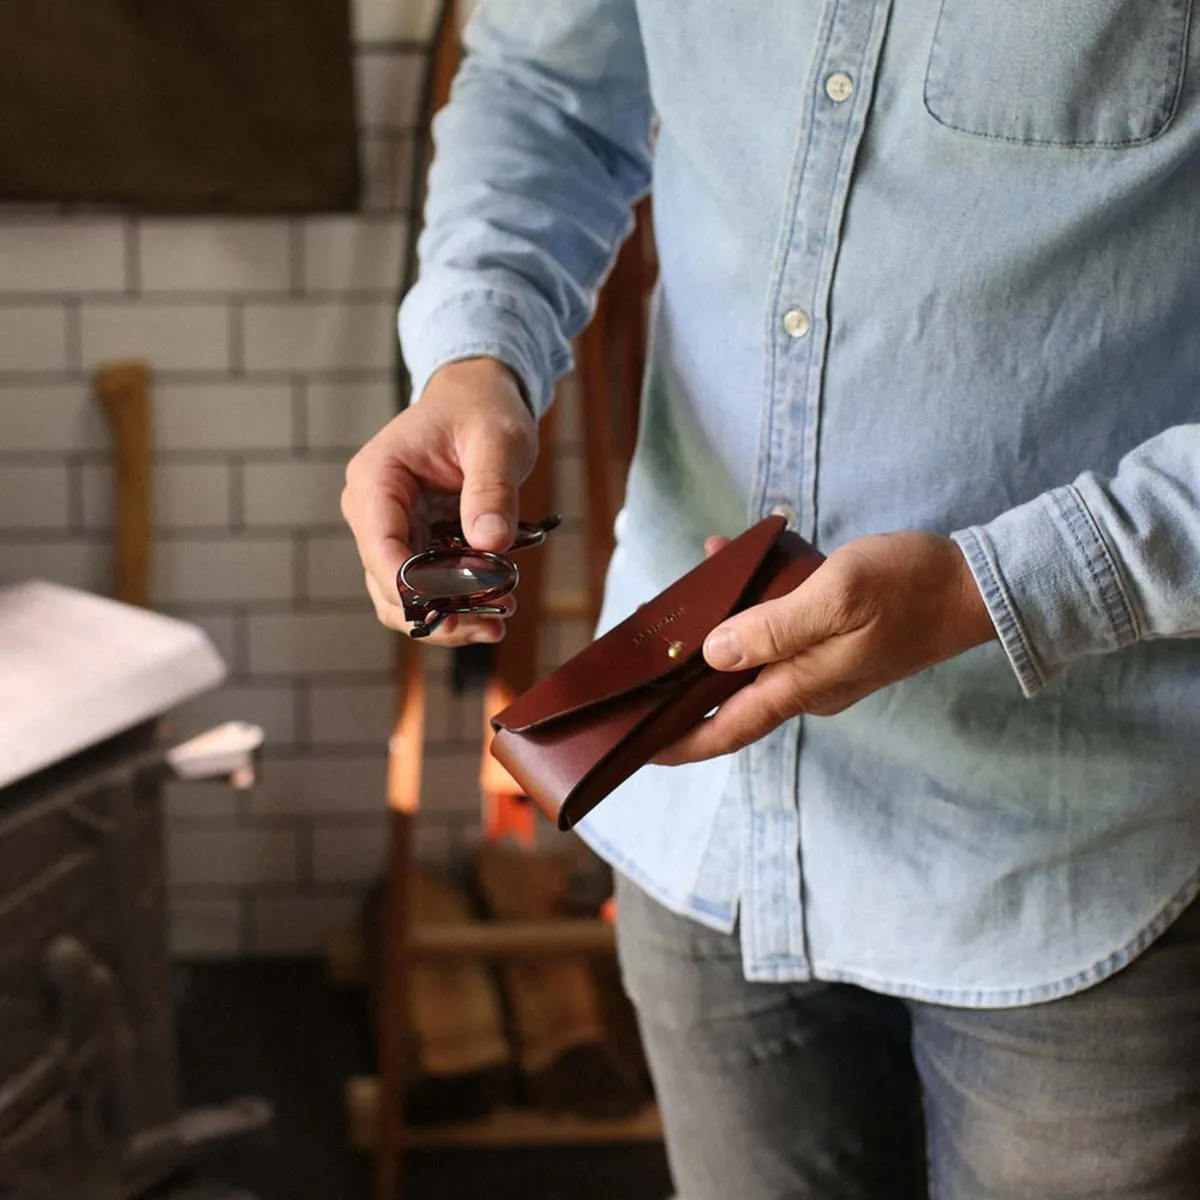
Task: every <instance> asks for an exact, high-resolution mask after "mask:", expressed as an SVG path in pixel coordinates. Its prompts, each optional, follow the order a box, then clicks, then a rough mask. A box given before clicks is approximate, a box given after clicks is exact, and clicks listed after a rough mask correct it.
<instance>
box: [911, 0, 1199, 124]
mask: <svg viewBox="0 0 1200 1200" xmlns="http://www.w3.org/2000/svg"><path fill="white" fill-rule="evenodd" d="M1191 7H1192V0H943V2H942V8H941V12H940V13H939V15H938V21H937V27H936V29H935V31H934V36H933V48H932V50H931V52H930V56H929V67H928V70H927V72H926V75H925V107H926V108H927V109H928V111H929V113H930V115H931V116H933V117H934V118H935V119H936V120H937V121H939V122H941V124H943V125H946V126H948V127H950V128H951V129H956V130H958V131H959V132H961V133H968V134H972V135H973V136H975V137H985V138H997V139H1000V140H1003V141H1010V142H1022V143H1025V144H1028V145H1050V146H1075V147H1087V146H1093V147H1102V146H1110V147H1116V146H1132V145H1136V144H1137V143H1139V142H1147V141H1149V140H1150V139H1152V138H1154V137H1157V136H1158V135H1159V134H1160V133H1162V132H1163V130H1165V129H1166V127H1167V126H1168V125H1169V124H1170V122H1171V118H1172V117H1173V116H1174V115H1175V109H1176V106H1177V105H1178V103H1179V94H1180V90H1181V88H1182V85H1183V75H1184V63H1185V59H1186V57H1187V41H1188V21H1189V16H1190V12H1191Z"/></svg>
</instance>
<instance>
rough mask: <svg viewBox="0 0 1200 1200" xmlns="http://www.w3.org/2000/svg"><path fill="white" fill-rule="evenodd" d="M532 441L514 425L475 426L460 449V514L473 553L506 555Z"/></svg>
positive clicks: (534, 449)
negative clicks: (461, 474)
mask: <svg viewBox="0 0 1200 1200" xmlns="http://www.w3.org/2000/svg"><path fill="white" fill-rule="evenodd" d="M536 454H537V441H536V438H535V437H534V435H533V433H532V430H524V429H521V428H520V427H519V426H518V425H515V424H513V425H507V424H506V425H495V424H492V423H488V424H481V425H479V426H476V428H475V429H473V430H472V431H471V432H470V433H468V434H467V435H466V437H465V439H464V441H463V442H462V444H461V446H460V449H459V465H460V466H461V467H462V473H463V482H462V498H461V500H460V509H459V514H460V516H461V519H462V527H463V532H464V533H465V534H466V535H467V541H469V542H470V543H471V545H472V546H474V547H475V548H476V549H477V550H496V551H499V550H506V549H508V547H509V546H511V545H512V542H513V538H514V536H515V535H516V529H517V510H518V497H517V489H518V487H519V486H520V485H521V482H522V481H523V480H524V478H525V476H526V475H527V474H528V473H529V470H530V468H531V467H532V466H533V460H534V457H535V456H536Z"/></svg>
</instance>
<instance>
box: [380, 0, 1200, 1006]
mask: <svg viewBox="0 0 1200 1200" xmlns="http://www.w3.org/2000/svg"><path fill="white" fill-rule="evenodd" d="M1192 7H1193V5H1192V2H1191V0H1004V3H997V2H996V0H891V2H889V0H788V2H787V3H784V2H783V0H762V2H759V3H741V4H739V3H729V2H728V0H693V2H691V3H687V4H682V3H678V2H669V0H637V2H636V3H635V2H634V0H553V2H548V0H484V3H483V4H482V5H481V7H480V9H479V15H478V16H477V17H476V18H475V20H474V21H473V23H472V24H471V26H470V29H469V33H468V39H467V40H468V47H469V51H470V54H469V57H468V59H467V62H466V64H465V66H464V68H463V70H462V73H461V74H460V76H459V78H458V81H457V83H456V85H455V89H454V97H453V100H452V102H451V104H450V105H449V107H448V108H447V109H446V110H445V111H444V112H443V114H442V115H441V117H440V118H439V120H438V123H437V128H436V135H437V158H436V163H435V166H434V169H433V172H432V176H431V192H430V196H429V202H428V224H427V228H426V231H425V233H424V236H423V240H422V243H421V257H422V275H421V280H420V282H419V283H418V285H417V287H416V288H415V289H414V290H413V292H411V293H410V294H409V296H408V297H407V298H406V300H405V303H404V305H403V308H402V312H401V334H402V340H403V346H404V351H405V355H406V358H407V362H408V365H409V367H410V369H411V372H412V374H413V377H414V385H415V389H416V392H417V393H418V394H419V392H420V390H421V389H422V388H423V386H424V385H425V383H426V381H427V380H428V378H429V375H430V374H431V372H432V371H434V370H435V369H436V368H437V367H438V366H440V365H441V364H443V363H445V362H447V361H450V360H452V359H456V358H461V357H464V356H468V355H475V354H488V355H494V356H496V357H498V358H499V359H501V360H503V361H504V362H506V363H508V364H509V365H511V366H512V367H513V368H514V369H515V370H516V371H517V372H518V374H519V375H520V376H521V378H522V379H523V380H524V382H525V385H526V388H527V390H528V394H529V398H530V401H531V403H532V404H533V405H534V407H535V408H536V409H537V410H539V411H541V410H544V409H545V407H546V406H547V405H548V404H549V403H550V398H551V393H552V388H553V384H554V382H555V380H556V378H557V377H558V376H559V375H560V374H561V373H562V372H563V371H564V370H565V369H566V368H567V367H568V364H569V345H568V340H569V339H570V338H571V337H572V336H573V335H574V334H575V333H577V332H578V330H579V329H580V327H581V326H582V325H583V324H584V322H585V320H586V319H587V316H588V313H589V310H590V306H591V304H592V302H593V297H594V294H595V290H596V288H597V286H598V285H599V283H600V282H601V280H602V278H603V276H604V273H605V271H606V269H607V268H608V265H609V263H610V261H611V259H612V257H613V252H614V247H615V246H616V244H617V243H618V241H619V240H620V239H621V238H622V237H623V236H624V235H625V234H626V233H627V231H628V230H629V228H630V215H629V209H630V204H631V201H633V200H634V198H635V197H637V196H638V195H639V194H641V193H643V192H645V191H646V190H647V188H649V187H650V184H651V180H652V179H653V202H654V211H655V220H656V233H657V240H658V253H659V259H660V284H659V288H658V291H657V294H656V298H655V304H654V330H653V344H652V354H651V361H650V365H649V369H648V373H647V379H646V385H645V394H644V404H643V413H642V420H641V429H640V440H639V445H638V449H637V455H636V459H635V462H634V465H633V468H632V472H631V476H630V481H629V486H628V492H627V495H626V500H625V505H624V509H623V511H622V513H621V516H620V518H619V520H618V527H617V532H618V545H617V550H616V553H615V555H614V558H613V560H612V565H611V569H610V574H609V581H608V591H607V597H606V602H605V608H604V615H603V625H604V626H605V627H607V626H610V625H612V624H614V623H616V621H618V620H619V619H620V618H621V617H623V616H625V615H626V614H628V613H629V612H630V611H631V610H632V608H633V607H634V606H635V605H636V604H638V603H639V602H641V601H642V600H644V599H646V598H648V597H650V596H651V595H653V594H654V593H655V592H657V591H659V590H660V589H661V588H663V587H665V586H666V585H667V584H668V583H670V582H671V581H672V580H673V579H675V578H676V577H677V576H679V575H680V574H682V573H683V572H684V571H685V570H687V569H688V568H690V567H692V566H693V565H695V563H697V562H698V561H699V560H700V558H701V557H702V550H701V543H702V540H703V539H704V537H705V536H706V535H708V534H712V533H724V534H730V535H732V534H735V533H738V532H740V531H741V530H743V529H744V528H746V526H747V524H748V523H750V522H752V521H754V520H756V519H758V518H760V517H761V516H763V515H765V514H767V513H769V512H772V511H776V510H778V511H782V512H786V513H788V514H789V515H790V516H791V518H792V520H793V523H794V527H795V528H796V529H797V530H798V531H799V532H800V533H801V534H803V535H804V536H805V537H807V538H809V539H810V540H812V541H814V542H815V543H816V544H817V545H818V546H820V547H821V548H823V549H825V550H826V551H828V550H831V549H832V548H834V547H835V546H838V545H839V544H841V543H843V542H846V541H848V540H849V539H851V538H854V537H857V536H859V535H861V534H866V533H874V532H883V531H887V530H899V529H922V530H931V531H938V532H942V533H952V534H953V536H954V537H955V538H956V539H957V540H958V543H959V545H960V546H961V547H962V549H963V551H964V552H965V554H966V555H967V558H968V560H969V562H970V564H971V568H972V570H973V571H974V573H975V577H976V579H977V581H978V583H979V586H980V588H981V590H982V593H983V595H984V596H985V597H986V600H987V604H988V606H989V609H990V611H991V615H992V618H993V621H994V622H995V625H996V628H997V630H998V633H999V639H998V640H997V641H996V642H994V643H992V644H990V645H988V646H984V647H981V648H979V649H977V650H974V651H972V652H970V653H968V654H966V655H963V656H961V657H960V658H958V659H955V660H953V661H950V662H947V663H944V664H942V665H939V666H937V667H934V668H932V669H930V670H927V671H925V672H923V673H921V674H920V675H918V676H916V677H914V678H912V679H909V680H907V681H905V682H903V683H899V684H895V685H893V686H891V687H889V688H886V689H884V690H883V691H881V692H878V693H876V694H875V695H873V696H871V697H870V698H869V699H867V700H865V701H863V702H861V703H859V704H857V705H855V706H854V707H853V708H851V709H849V710H848V711H846V712H845V713H843V714H841V715H839V716H836V717H831V718H819V719H818V718H805V719H799V720H793V721H790V722H788V723H787V724H786V725H784V726H783V727H782V728H781V729H779V730H778V731H777V732H776V733H774V734H772V735H771V736H769V737H767V738H765V739H764V740H762V741H761V742H759V743H757V744H755V745H753V746H752V747H750V748H749V749H747V750H745V751H743V752H742V753H740V754H738V755H737V756H736V757H734V758H727V759H722V760H718V761H715V762H709V763H704V764H698V765H692V766H686V767H678V768H661V767H648V768H646V769H644V770H642V771H641V772H639V773H638V774H637V775H636V776H635V777H634V778H633V779H632V780H631V781H630V782H629V783H628V784H627V785H626V786H624V787H623V788H622V789H621V790H620V791H619V792H618V793H617V794H615V795H614V796H612V797H611V798H610V799H608V800H606V801H605V802H604V803H603V804H602V805H601V806H600V807H599V808H598V809H597V810H596V812H595V813H594V814H593V815H592V816H591V817H590V818H589V819H588V820H587V821H585V822H584V825H583V829H582V833H583V834H584V836H585V837H586V838H587V839H588V840H589V841H590V842H591V843H592V844H593V845H594V846H595V847H596V848H597V849H598V850H599V851H600V852H601V853H602V854H603V855H605V856H606V857H607V858H609V859H610V860H611V861H612V862H613V863H614V864H616V865H617V866H618V867H619V868H620V869H621V870H623V871H625V872H627V873H628V874H629V875H630V876H631V877H632V878H633V879H634V880H635V881H637V882H638V883H639V884H640V885H642V886H643V887H644V888H645V889H647V890H648V891H649V892H650V893H652V894H653V895H654V896H656V897H657V898H658V899H659V900H661V901H662V902H663V903H665V904H666V905H668V906H669V907H670V908H672V909H674V910H676V911H678V912H681V913H687V914H690V915H691V916H693V917H695V918H696V919H697V920H699V921H702V922H704V923H705V924H707V925H710V926H712V927H714V928H717V929H723V930H729V929H732V928H733V927H734V926H735V923H736V924H737V926H738V928H739V930H740V936H741V945H742V952H743V956H744V963H745V970H746V974H747V976H748V977H749V978H752V979H758V980H803V979H809V978H819V979H826V980H848V981H852V982H854V983H859V984H863V985H865V986H867V987H871V988H874V989H877V990H879V991H883V992H890V993H894V994H898V995H907V996H915V997H920V998H924V999H929V1000H935V1001H943V1002H948V1003H953V1004H960V1005H972V1006H1002V1005H1016V1004H1025V1003H1030V1002H1033V1001H1037V1000H1042V999H1048V998H1051V997H1054V996H1059V995H1063V994H1066V993H1069V992H1072V991H1075V990H1078V989H1080V988H1083V987H1086V986H1087V985H1089V984H1091V983H1094V982H1096V981H1097V980H1100V979H1102V978H1104V977H1105V976H1106V975H1108V974H1110V973H1111V972H1113V971H1114V970H1116V969H1118V968H1119V967H1121V966H1122V965H1123V964H1124V963H1126V962H1128V961H1129V960H1130V959H1131V958H1132V957H1133V956H1134V955H1135V954H1137V953H1138V952H1139V951H1140V950H1142V949H1143V948H1144V947H1145V946H1146V945H1147V944H1148V943H1149V942H1150V941H1151V940H1152V939H1153V937H1154V936H1156V934H1158V933H1159V932H1161V931H1162V930H1163V929H1164V928H1165V927H1166V925H1167V924H1168V923H1169V922H1170V921H1171V920H1172V919H1173V917H1175V916H1176V915H1177V914H1178V913H1179V912H1180V911H1181V909H1182V908H1183V906H1184V905H1186V904H1187V903H1188V901H1189V900H1190V899H1191V898H1192V897H1193V896H1194V895H1195V894H1196V892H1197V889H1198V886H1200V873H1198V869H1200V640H1198V638H1200V423H1197V422H1200V70H1196V69H1195V68H1196V67H1198V66H1200V21H1198V22H1194V23H1192V24H1189V18H1190V16H1191V15H1192V14H1191V10H1192ZM1189 43H1190V51H1191V57H1192V60H1193V61H1192V63H1191V69H1188V64H1187V59H1188V51H1189ZM652 114H653V118H654V120H652ZM652 125H653V127H654V133H653V136H652Z"/></svg>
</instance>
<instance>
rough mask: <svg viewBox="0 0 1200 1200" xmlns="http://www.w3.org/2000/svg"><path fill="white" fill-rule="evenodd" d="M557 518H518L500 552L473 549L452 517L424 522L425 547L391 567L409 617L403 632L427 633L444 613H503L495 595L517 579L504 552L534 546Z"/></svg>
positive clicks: (507, 589) (417, 635) (506, 591)
mask: <svg viewBox="0 0 1200 1200" xmlns="http://www.w3.org/2000/svg"><path fill="white" fill-rule="evenodd" d="M560 520H561V518H560V517H547V518H546V519H545V520H543V521H539V522H537V524H536V525H526V524H524V523H521V524H519V525H518V526H517V536H516V538H515V539H514V540H513V544H512V545H511V546H510V547H509V548H508V549H507V550H506V551H505V552H504V553H503V554H496V553H493V552H492V551H491V550H476V549H474V548H473V547H472V546H471V545H470V543H469V542H468V541H467V539H466V536H465V535H464V534H463V529H462V523H461V522H460V521H458V520H450V521H436V522H434V523H433V524H432V525H430V527H429V537H430V546H429V549H428V550H422V551H421V552H420V553H419V554H414V555H413V556H412V557H411V558H409V559H408V560H407V561H406V562H405V563H404V565H403V566H402V567H401V568H400V570H399V571H397V572H396V588H397V590H398V591H399V593H400V603H401V604H402V605H403V607H404V619H405V620H406V621H411V622H412V629H410V630H409V636H410V637H415V638H423V637H428V636H429V635H430V634H431V633H432V632H433V631H434V630H435V629H436V628H437V627H438V626H439V625H440V624H441V623H442V622H443V621H444V620H445V619H446V618H447V617H449V616H456V615H461V614H464V613H465V614H469V615H471V616H503V615H504V614H505V613H506V612H507V611H508V609H507V608H505V606H504V605H503V604H500V603H498V601H500V600H503V599H504V597H505V596H507V595H508V594H509V593H510V592H512V591H513V590H514V589H515V588H516V586H517V584H518V583H519V582H520V579H521V574H520V572H519V571H518V570H517V565H516V563H514V562H513V561H512V559H510V558H509V557H508V556H509V555H510V554H512V553H513V552H514V551H516V550H527V549H528V548H529V547H531V546H540V545H541V544H542V542H544V541H545V540H546V534H548V533H549V532H550V530H552V529H554V528H555V527H556V526H557V525H558V524H559V522H560Z"/></svg>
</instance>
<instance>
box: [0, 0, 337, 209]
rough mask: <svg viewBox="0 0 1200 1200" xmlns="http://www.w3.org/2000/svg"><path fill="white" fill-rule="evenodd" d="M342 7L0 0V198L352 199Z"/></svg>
mask: <svg viewBox="0 0 1200 1200" xmlns="http://www.w3.org/2000/svg"><path fill="white" fill-rule="evenodd" d="M356 147H357V141H356V135H355V105H354V80H353V64H352V61H351V38H350V15H349V5H348V0H303V3H294V2H291V3H289V2H288V0H87V2H86V3H80V2H79V0H0V200H4V201H28V202H52V203H62V202H65V203H83V204H98V205H116V206H119V207H123V208H129V209H133V210H137V211H141V212H260V213H261V212H328V211H344V210H349V209H353V208H355V207H356V206H357V202H358V190H359V181H358V161H357V148H356Z"/></svg>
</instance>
